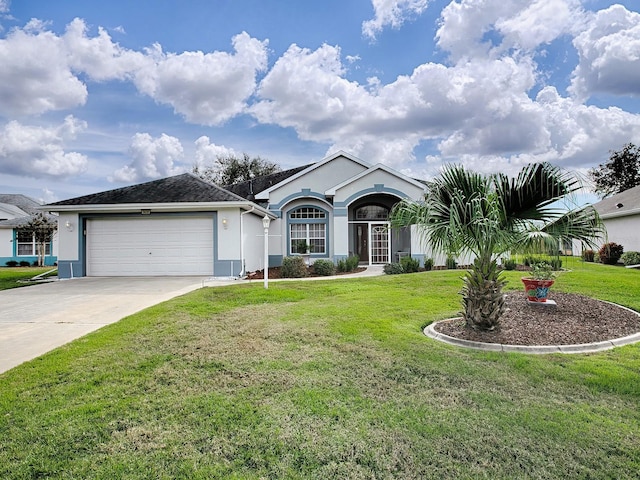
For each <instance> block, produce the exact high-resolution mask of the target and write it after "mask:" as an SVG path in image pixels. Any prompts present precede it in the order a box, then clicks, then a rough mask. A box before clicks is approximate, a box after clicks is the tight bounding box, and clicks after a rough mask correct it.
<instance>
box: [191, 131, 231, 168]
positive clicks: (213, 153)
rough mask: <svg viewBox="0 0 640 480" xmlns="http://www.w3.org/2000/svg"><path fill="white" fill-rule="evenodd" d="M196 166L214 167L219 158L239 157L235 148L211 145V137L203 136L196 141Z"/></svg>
mask: <svg viewBox="0 0 640 480" xmlns="http://www.w3.org/2000/svg"><path fill="white" fill-rule="evenodd" d="M195 144H196V165H204V166H206V165H212V164H213V163H214V162H215V161H216V159H217V158H218V157H228V156H237V155H238V154H237V153H236V151H235V150H234V149H233V148H228V147H225V146H224V145H216V144H215V143H211V140H209V137H207V136H205V135H203V136H201V137H200V138H198V139H197V140H196V141H195Z"/></svg>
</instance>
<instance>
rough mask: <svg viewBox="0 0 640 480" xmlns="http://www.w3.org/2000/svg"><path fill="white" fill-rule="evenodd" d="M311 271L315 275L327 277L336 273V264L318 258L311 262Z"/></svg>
mask: <svg viewBox="0 0 640 480" xmlns="http://www.w3.org/2000/svg"><path fill="white" fill-rule="evenodd" d="M313 271H314V272H315V273H316V275H321V276H323V277H328V276H329V275H333V274H335V273H336V266H335V265H334V264H333V262H332V261H331V260H322V259H320V260H316V261H315V262H314V263H313Z"/></svg>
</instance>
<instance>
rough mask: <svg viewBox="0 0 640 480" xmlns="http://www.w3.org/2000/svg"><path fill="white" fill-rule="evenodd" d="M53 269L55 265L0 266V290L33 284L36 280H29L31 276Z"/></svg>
mask: <svg viewBox="0 0 640 480" xmlns="http://www.w3.org/2000/svg"><path fill="white" fill-rule="evenodd" d="M53 269H55V267H0V290H7V289H8V288H16V287H25V286H28V285H33V284H34V283H35V282H29V280H30V279H31V278H33V277H35V276H36V275H40V274H41V273H45V272H48V271H49V270H53Z"/></svg>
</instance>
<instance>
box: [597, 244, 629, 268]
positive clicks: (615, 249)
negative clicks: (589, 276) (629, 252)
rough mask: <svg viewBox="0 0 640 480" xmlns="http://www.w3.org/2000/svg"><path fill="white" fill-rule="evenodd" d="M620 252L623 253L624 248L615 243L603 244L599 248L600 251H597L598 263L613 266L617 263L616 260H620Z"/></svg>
mask: <svg viewBox="0 0 640 480" xmlns="http://www.w3.org/2000/svg"><path fill="white" fill-rule="evenodd" d="M622 252H624V247H623V246H622V245H618V244H617V243H615V242H609V243H605V244H604V245H603V246H602V247H600V250H598V255H599V257H600V263H604V264H605V265H615V264H616V263H618V260H620V257H621V256H622Z"/></svg>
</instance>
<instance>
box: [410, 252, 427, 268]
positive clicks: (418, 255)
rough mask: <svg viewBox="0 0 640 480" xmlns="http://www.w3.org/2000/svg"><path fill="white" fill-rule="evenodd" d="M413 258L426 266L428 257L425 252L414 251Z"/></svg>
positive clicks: (422, 265)
mask: <svg viewBox="0 0 640 480" xmlns="http://www.w3.org/2000/svg"><path fill="white" fill-rule="evenodd" d="M411 258H413V259H414V260H418V261H419V262H420V266H421V267H424V260H425V258H426V255H425V254H424V253H412V254H411Z"/></svg>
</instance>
